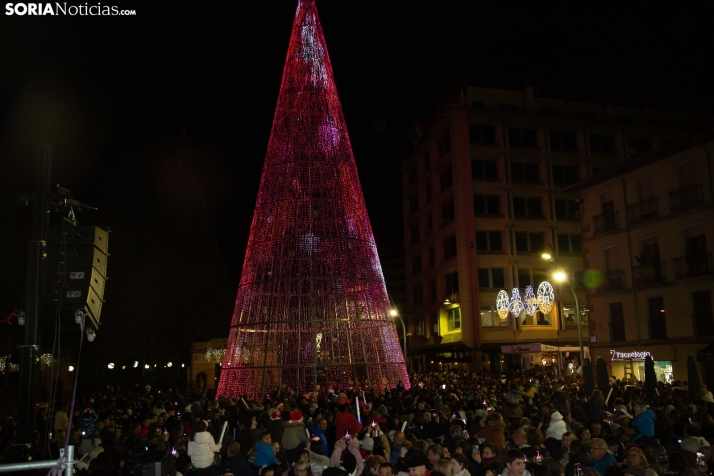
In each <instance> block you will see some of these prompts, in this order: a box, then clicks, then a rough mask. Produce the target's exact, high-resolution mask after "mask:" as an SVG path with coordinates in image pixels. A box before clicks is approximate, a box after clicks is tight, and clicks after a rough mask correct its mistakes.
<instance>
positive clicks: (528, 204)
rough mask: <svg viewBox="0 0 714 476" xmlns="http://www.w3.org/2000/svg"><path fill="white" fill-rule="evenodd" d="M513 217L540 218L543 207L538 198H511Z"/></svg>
mask: <svg viewBox="0 0 714 476" xmlns="http://www.w3.org/2000/svg"><path fill="white" fill-rule="evenodd" d="M513 216H514V217H542V216H543V205H542V204H541V199H540V197H513Z"/></svg>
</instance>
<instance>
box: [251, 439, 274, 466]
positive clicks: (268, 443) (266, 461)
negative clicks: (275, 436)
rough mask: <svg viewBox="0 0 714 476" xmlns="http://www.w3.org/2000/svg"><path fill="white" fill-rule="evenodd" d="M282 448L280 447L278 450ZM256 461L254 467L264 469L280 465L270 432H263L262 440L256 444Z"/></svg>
mask: <svg viewBox="0 0 714 476" xmlns="http://www.w3.org/2000/svg"><path fill="white" fill-rule="evenodd" d="M279 448H280V446H278V449H279ZM255 450H256V452H255V459H254V460H253V466H257V467H258V468H262V467H263V466H268V465H273V464H278V459H277V458H276V457H275V452H274V448H273V442H272V436H271V435H270V432H269V431H263V432H262V433H261V435H260V439H259V440H258V441H257V442H256V443H255Z"/></svg>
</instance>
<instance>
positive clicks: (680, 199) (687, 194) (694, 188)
mask: <svg viewBox="0 0 714 476" xmlns="http://www.w3.org/2000/svg"><path fill="white" fill-rule="evenodd" d="M703 203H704V192H703V191H702V184H700V183H695V184H692V185H687V186H686V187H683V188H680V189H678V190H672V191H671V192H669V209H670V211H673V212H677V211H680V210H686V209H688V208H695V207H698V206H699V205H702V204H703Z"/></svg>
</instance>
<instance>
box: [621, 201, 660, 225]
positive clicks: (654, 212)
mask: <svg viewBox="0 0 714 476" xmlns="http://www.w3.org/2000/svg"><path fill="white" fill-rule="evenodd" d="M658 215H659V209H658V207H657V197H652V198H647V199H645V200H640V201H639V202H636V203H633V204H632V205H627V222H628V223H630V224H633V223H639V222H641V221H645V220H649V219H650V218H656V217H657V216H658Z"/></svg>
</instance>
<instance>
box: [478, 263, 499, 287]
mask: <svg viewBox="0 0 714 476" xmlns="http://www.w3.org/2000/svg"><path fill="white" fill-rule="evenodd" d="M478 287H479V288H481V289H503V288H505V287H506V284H505V279H504V269H503V268H479V269H478Z"/></svg>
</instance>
